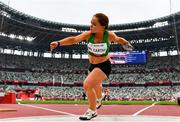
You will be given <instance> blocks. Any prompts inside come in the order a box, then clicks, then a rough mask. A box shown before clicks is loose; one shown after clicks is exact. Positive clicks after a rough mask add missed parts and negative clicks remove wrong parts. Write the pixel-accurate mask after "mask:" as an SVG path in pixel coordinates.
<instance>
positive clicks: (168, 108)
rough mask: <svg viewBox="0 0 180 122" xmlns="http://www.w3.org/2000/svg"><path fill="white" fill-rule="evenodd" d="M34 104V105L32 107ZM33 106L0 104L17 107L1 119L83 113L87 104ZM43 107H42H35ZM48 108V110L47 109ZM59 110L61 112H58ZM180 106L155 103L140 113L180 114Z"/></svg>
mask: <svg viewBox="0 0 180 122" xmlns="http://www.w3.org/2000/svg"><path fill="white" fill-rule="evenodd" d="M32 106H33V107H32ZM32 106H28V105H21V104H0V109H5V108H10V109H16V110H17V111H15V112H0V119H3V118H16V117H31V116H49V115H67V114H66V113H63V112H67V113H69V114H75V115H81V114H83V113H84V112H85V111H86V110H87V108H88V106H87V105H67V104H66V105H62V104H61V105H59V104H32ZM148 106H150V105H103V106H102V107H101V108H100V109H99V110H98V114H99V115H133V114H135V113H136V112H138V111H140V110H142V109H144V108H146V107H148ZM35 107H42V108H43V109H42V108H35ZM45 109H48V110H45ZM58 111H59V112H58ZM179 111H180V106H178V105H155V106H153V107H150V108H148V109H146V110H144V111H142V112H141V113H139V114H138V115H153V116H180V112H179Z"/></svg>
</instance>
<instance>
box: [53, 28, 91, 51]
mask: <svg viewBox="0 0 180 122" xmlns="http://www.w3.org/2000/svg"><path fill="white" fill-rule="evenodd" d="M90 33H91V32H90V31H87V32H84V33H82V34H79V35H77V36H71V37H67V38H64V39H62V40H59V41H53V42H51V44H50V48H51V50H53V49H55V48H56V47H58V46H59V45H60V46H66V45H73V44H77V43H79V42H82V41H84V40H87V39H88V38H89V36H90Z"/></svg>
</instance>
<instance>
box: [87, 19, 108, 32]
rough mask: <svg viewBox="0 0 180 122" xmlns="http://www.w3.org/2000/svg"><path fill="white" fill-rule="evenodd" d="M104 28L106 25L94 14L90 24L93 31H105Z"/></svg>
mask: <svg viewBox="0 0 180 122" xmlns="http://www.w3.org/2000/svg"><path fill="white" fill-rule="evenodd" d="M104 28H105V27H104V26H102V25H101V24H100V23H99V21H98V18H97V17H96V16H93V18H92V20H91V26H90V31H91V33H98V32H101V31H104Z"/></svg>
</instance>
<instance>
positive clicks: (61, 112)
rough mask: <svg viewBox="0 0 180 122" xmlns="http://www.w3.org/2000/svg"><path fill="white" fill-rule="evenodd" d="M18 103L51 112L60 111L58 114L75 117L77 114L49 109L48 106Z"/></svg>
mask: <svg viewBox="0 0 180 122" xmlns="http://www.w3.org/2000/svg"><path fill="white" fill-rule="evenodd" d="M18 104H19V103H18ZM19 105H21V106H26V107H32V108H39V109H43V110H47V111H51V112H56V113H60V114H66V115H70V116H74V117H77V115H75V114H72V113H68V112H63V111H57V110H54V109H49V108H45V107H40V106H33V105H29V104H19Z"/></svg>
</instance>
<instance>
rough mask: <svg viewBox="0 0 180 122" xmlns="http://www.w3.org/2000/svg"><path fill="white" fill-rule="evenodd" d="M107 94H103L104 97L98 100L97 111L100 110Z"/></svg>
mask: <svg viewBox="0 0 180 122" xmlns="http://www.w3.org/2000/svg"><path fill="white" fill-rule="evenodd" d="M104 97H105V94H104V93H102V97H101V98H99V99H97V104H96V109H99V108H100V107H101V106H102V100H103V99H104Z"/></svg>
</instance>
